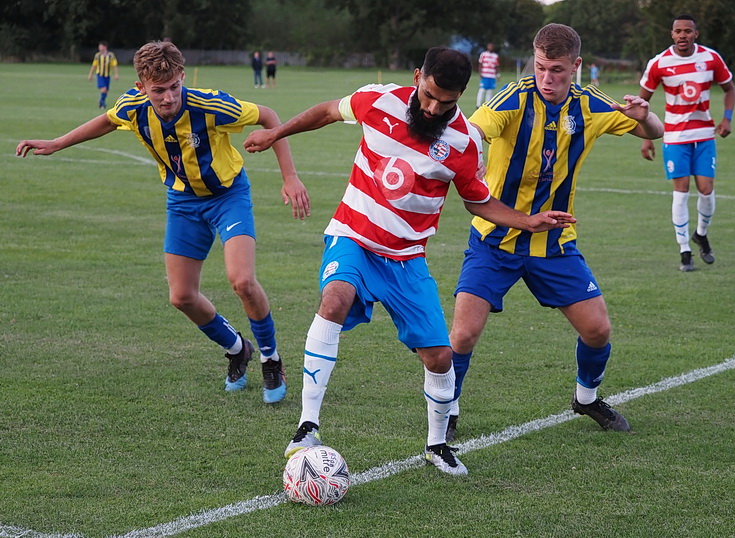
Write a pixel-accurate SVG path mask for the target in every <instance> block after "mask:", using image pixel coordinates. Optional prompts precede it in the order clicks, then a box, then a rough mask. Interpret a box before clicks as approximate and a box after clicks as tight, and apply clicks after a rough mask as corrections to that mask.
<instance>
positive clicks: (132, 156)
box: [0, 139, 735, 538]
mask: <svg viewBox="0 0 735 538" xmlns="http://www.w3.org/2000/svg"><path fill="white" fill-rule="evenodd" d="M5 140H8V141H9V140H10V139H5ZM75 147H76V148H78V149H83V150H87V151H100V152H103V153H110V154H112V155H119V156H121V157H126V158H128V159H131V160H133V161H134V162H135V164H140V165H155V164H156V162H155V161H154V160H153V159H151V158H150V157H141V156H139V155H135V154H133V153H128V152H125V151H120V150H116V149H108V148H98V147H94V146H89V145H86V144H78V145H77V146H75ZM54 158H55V159H58V160H60V161H64V162H72V163H90V164H122V163H116V162H114V161H106V160H96V159H73V158H69V157H61V156H54ZM128 164H130V163H128ZM245 170H246V172H247V171H250V172H262V173H270V174H280V173H281V171H280V170H278V169H275V168H253V167H246V168H245ZM298 173H299V175H303V176H337V177H339V176H343V177H345V179H346V178H347V174H348V171H347V170H345V171H344V172H319V171H312V170H301V171H299V172H298ZM577 190H578V191H581V192H606V193H611V194H654V195H658V196H662V195H663V196H668V195H670V194H671V191H670V190H667V191H653V190H631V189H613V188H595V187H593V188H584V187H577ZM715 197H716V198H719V199H722V200H735V196H733V195H730V194H717V193H715ZM0 529H1V527H0ZM0 532H2V531H1V530H0ZM0 538H3V535H2V534H0Z"/></svg>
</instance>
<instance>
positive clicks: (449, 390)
mask: <svg viewBox="0 0 735 538" xmlns="http://www.w3.org/2000/svg"><path fill="white" fill-rule="evenodd" d="M454 381H455V376H454V367H452V368H450V369H449V371H448V372H446V373H444V374H437V373H434V372H430V371H429V370H427V369H426V366H424V396H425V397H426V404H427V412H428V417H429V435H428V437H427V440H426V444H427V446H432V445H440V444H442V443H446V442H447V437H446V436H447V423H448V422H449V408H450V406H451V405H452V400H453V399H454Z"/></svg>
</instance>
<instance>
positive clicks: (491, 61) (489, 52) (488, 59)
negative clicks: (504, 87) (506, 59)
mask: <svg viewBox="0 0 735 538" xmlns="http://www.w3.org/2000/svg"><path fill="white" fill-rule="evenodd" d="M499 67H500V58H499V57H498V53H497V52H495V45H493V44H492V43H488V44H487V48H486V49H485V50H483V51H482V52H481V53H480V58H479V60H478V69H479V71H480V89H479V90H477V101H476V103H475V105H476V106H477V108H480V107H481V106H482V103H484V102H486V101H489V100H490V98H491V97H492V96H493V90H494V89H495V83H496V79H498V78H500V72H499V71H498V68H499Z"/></svg>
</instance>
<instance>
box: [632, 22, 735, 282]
mask: <svg viewBox="0 0 735 538" xmlns="http://www.w3.org/2000/svg"><path fill="white" fill-rule="evenodd" d="M698 36H699V32H698V31H697V23H696V21H695V20H694V18H693V17H692V16H691V15H680V16H678V17H677V18H676V19H674V24H673V28H672V30H671V38H672V39H673V40H674V44H673V45H672V46H670V47H669V48H667V49H666V50H665V51H663V52H661V53H660V54H658V55H657V56H655V57H654V58H653V59H651V61H649V62H648V66H647V67H646V71H645V73H643V77H642V78H641V90H640V96H641V97H643V98H644V99H646V100H650V99H651V96H652V95H653V92H654V91H655V90H656V88H657V87H658V86H659V84H661V85H662V86H663V88H664V92H665V96H666V115H665V118H664V145H663V158H664V170H665V172H666V178H667V179H670V180H671V182H672V184H673V187H674V193H673V201H672V204H671V218H672V221H673V223H674V231H675V232H676V241H677V243H678V244H679V252H680V255H681V265H680V266H679V269H680V270H681V271H693V270H694V262H693V261H692V252H691V247H690V246H689V207H688V201H689V183H690V181H689V178H690V176H694V182H695V184H696V186H697V191H698V192H699V197H698V199H697V214H698V217H697V229H696V230H695V232H694V235H693V236H692V241H694V243H696V244H697V246H698V247H699V254H700V256H701V257H702V259H703V260H704V261H705V263H714V261H715V257H714V253H713V252H712V248H711V246H710V243H709V238H708V237H707V230H708V228H709V225H710V222H711V220H712V216H713V215H714V212H715V191H714V181H715V169H716V163H717V154H716V149H715V134H719V135H720V136H722V137H726V136H727V135H729V134H730V131H731V121H732V110H733V106H735V86H733V82H732V73H731V72H730V70H729V69H728V68H727V66H726V65H725V62H724V61H723V60H722V57H721V56H720V55H719V54H718V53H717V51H715V50H712V49H710V48H707V47H703V46H702V45H698V44H697V43H695V40H696V39H697V37H698ZM714 84H719V85H720V86H721V87H722V89H723V90H724V91H725V113H724V118H723V119H722V121H721V122H720V123H719V124H718V125H717V127H715V122H714V121H713V119H712V116H710V113H709V108H710V90H711V88H712V86H713V85H714ZM641 153H642V155H643V158H645V159H648V160H649V161H651V160H653V158H654V156H655V148H654V145H653V141H652V140H644V141H643V146H642V148H641Z"/></svg>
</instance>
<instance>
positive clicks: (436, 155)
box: [429, 140, 449, 162]
mask: <svg viewBox="0 0 735 538" xmlns="http://www.w3.org/2000/svg"><path fill="white" fill-rule="evenodd" d="M429 157H431V158H432V159H434V160H435V161H439V162H441V161H443V160H444V159H446V158H447V157H449V144H447V143H446V142H444V140H434V142H432V144H431V146H429Z"/></svg>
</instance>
